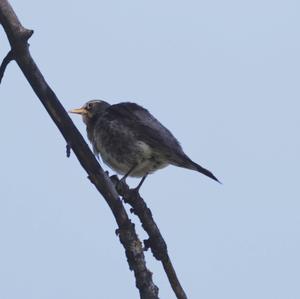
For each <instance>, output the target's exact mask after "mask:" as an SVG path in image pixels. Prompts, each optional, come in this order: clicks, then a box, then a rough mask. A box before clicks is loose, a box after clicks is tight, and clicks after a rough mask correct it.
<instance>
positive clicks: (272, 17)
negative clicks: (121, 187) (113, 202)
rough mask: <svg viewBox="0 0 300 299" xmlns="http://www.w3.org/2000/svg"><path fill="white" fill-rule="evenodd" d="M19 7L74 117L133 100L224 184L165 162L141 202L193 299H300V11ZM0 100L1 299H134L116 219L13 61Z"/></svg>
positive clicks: (199, 4)
mask: <svg viewBox="0 0 300 299" xmlns="http://www.w3.org/2000/svg"><path fill="white" fill-rule="evenodd" d="M10 2H11V4H12V6H13V7H14V9H15V11H16V13H17V14H18V16H19V18H20V20H21V22H22V23H23V25H24V26H25V27H27V28H29V29H34V30H35V33H34V35H33V36H32V38H31V39H30V44H31V46H30V50H31V53H32V56H33V58H34V59H35V61H36V62H37V64H38V66H39V67H40V69H41V71H42V73H43V74H44V76H45V78H46V80H47V81H48V83H49V84H50V86H51V87H52V88H53V90H54V91H55V93H56V95H57V96H58V98H59V99H60V101H61V102H62V104H63V105H64V106H65V108H66V109H67V110H69V109H71V108H75V107H76V108H77V107H78V106H81V105H82V104H83V103H84V102H86V101H87V100H90V99H96V98H98V99H103V100H106V101H108V102H110V103H118V102H121V101H133V102H137V103H139V104H140V105H142V106H144V107H146V108H147V109H149V110H150V111H151V112H152V114H153V115H154V116H156V117H157V118H158V119H159V120H160V121H161V122H162V123H163V124H164V125H165V126H166V127H168V128H169V129H170V130H171V131H172V132H173V134H174V135H175V136H176V137H177V138H178V139H179V141H180V142H181V144H182V145H183V148H184V150H185V152H186V153H187V154H188V155H189V156H190V157H191V158H192V159H193V160H195V161H196V162H198V163H199V164H200V165H202V166H204V167H207V168H208V169H210V170H211V171H213V172H214V174H215V175H216V176H217V177H218V178H219V179H220V180H221V181H222V182H223V185H219V184H217V183H215V182H214V181H212V180H209V179H207V178H206V177H204V176H202V175H200V174H198V173H196V172H193V171H189V170H185V169H180V168H176V167H172V166H170V167H168V168H166V169H163V170H160V171H158V172H157V173H156V174H155V175H152V176H150V177H149V178H148V179H147V180H146V181H145V183H144V185H143V188H142V190H141V194H142V196H143V197H144V199H145V200H146V202H147V204H148V205H149V207H150V208H151V210H152V212H153V215H154V218H155V220H156V222H157V224H158V226H159V228H160V230H161V233H162V235H163V236H164V238H165V240H166V242H167V244H168V248H169V254H170V257H171V259H172V261H173V264H174V266H175V269H176V271H177V274H178V276H179V279H180V281H181V283H182V285H183V287H184V289H185V291H186V293H187V295H188V297H189V298H194V299H198V298H206V299H219V298H223V299H241V298H242V299H253V298H256V299H266V298H270V299H283V298H284V299H299V298H300V284H299V279H300V256H299V252H300V213H299V210H300V191H299V168H300V159H299V152H300V141H299V126H300V120H299V110H300V104H299V97H300V88H299V80H300V58H299V53H300V41H299V34H300V19H299V11H300V2H299V1H296V0H294V1H292V0H286V1H276V0H275V1H274V0H273V1H266V0H259V1H258V0H252V1H233V0H228V1H221V0H214V1H191V0H187V1H174V0H172V1H171V0H165V1H157V0H152V1H140V0H139V1H133V0H127V1H124V0H122V1H88V0H87V1H84V2H83V1H58V0H52V1H34V0H28V1H21V0H14V1H10ZM0 45H1V48H0V57H2V58H3V57H4V56H5V55H6V53H7V51H8V49H9V46H8V43H7V39H6V36H5V34H4V32H3V30H2V28H1V29H0ZM0 103H1V109H2V113H1V118H0V136H1V155H0V165H1V171H0V182H1V183H0V184H1V186H0V239H1V241H0V298H1V299H17V298H23V299H50V298H51V299H52V298H56V299H65V298H72V299H73V298H74V299H83V298H89V299H94V298H95V299H96V298H105V299H114V298H130V299H133V298H139V294H138V291H137V289H136V288H135V281H134V277H133V273H132V272H130V271H129V269H128V265H127V262H126V259H125V255H124V250H123V247H122V246H121V245H120V242H119V240H118V238H117V237H116V236H115V233H114V231H115V229H116V223H115V220H114V218H113V216H112V213H111V211H110V209H109V208H108V206H107V205H106V203H105V201H104V200H103V198H102V197H101V196H100V195H99V194H98V193H97V192H96V190H95V188H94V187H93V185H91V184H90V182H89V181H88V179H87V178H86V173H85V172H84V171H83V169H82V168H81V167H80V165H79V163H78V161H77V159H76V157H75V156H74V155H72V156H71V157H70V158H69V159H68V158H66V155H65V141H64V139H63V138H62V136H61V135H60V133H59V132H58V130H57V128H56V127H55V125H54V124H53V122H52V121H51V119H50V118H49V116H48V115H47V113H46V111H45V110H44V108H43V106H42V105H41V104H40V102H39V100H38V99H37V97H36V96H35V94H34V93H33V91H32V89H31V88H30V86H29V84H28V83H27V81H26V80H25V78H24V76H23V75H22V73H21V71H20V70H19V69H18V67H17V65H16V64H15V63H11V64H10V65H9V66H8V69H7V71H6V73H5V77H4V79H3V83H2V85H1V87H0ZM72 119H73V120H74V122H75V124H76V126H77V127H78V128H79V129H80V131H81V132H82V134H83V135H84V136H85V137H86V134H85V127H84V124H83V123H82V121H81V119H80V118H79V117H78V116H76V115H75V116H72ZM105 169H108V168H107V167H105ZM128 182H129V184H130V185H131V186H136V185H137V183H138V181H137V180H134V179H131V180H129V181H128ZM127 208H128V207H127ZM132 218H133V220H134V222H135V223H136V224H137V225H136V227H137V230H138V233H139V236H140V238H141V239H145V238H146V235H145V234H144V233H143V231H142V230H141V229H140V224H139V221H138V219H137V218H136V217H135V216H132ZM146 259H147V265H148V267H149V269H150V270H151V271H152V272H153V273H154V275H153V279H154V281H155V283H156V284H157V285H158V287H159V289H160V297H161V298H175V296H174V295H173V293H172V290H171V288H170V286H169V283H168V281H167V278H166V275H165V274H164V272H163V269H162V266H161V264H160V263H159V262H157V261H156V260H154V258H153V257H152V254H151V253H150V252H147V253H146Z"/></svg>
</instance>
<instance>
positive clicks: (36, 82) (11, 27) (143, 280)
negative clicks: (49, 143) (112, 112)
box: [0, 0, 158, 299]
mask: <svg viewBox="0 0 300 299" xmlns="http://www.w3.org/2000/svg"><path fill="white" fill-rule="evenodd" d="M0 23H1V24H2V26H3V27H4V30H5V32H6V34H7V37H8V39H9V42H10V45H11V48H12V51H13V52H14V55H15V57H14V58H15V60H16V62H17V63H18V65H19V67H20V69H21V70H22V72H23V74H24V76H25V77H26V78H27V80H28V82H29V84H30V85H31V87H32V88H33V90H34V92H35V93H36V95H37V96H38V98H39V99H40V101H41V102H42V104H43V105H44V107H45V109H46V110H47V111H48V113H49V115H50V117H51V118H52V120H53V121H54V123H55V124H56V126H57V127H58V129H59V130H60V132H61V133H62V135H63V137H64V138H65V140H66V142H67V144H71V145H72V150H73V152H74V154H75V155H76V157H77V158H78V160H79V162H80V164H81V165H82V167H83V168H84V169H85V170H86V172H87V173H88V177H89V179H90V180H91V182H92V183H93V184H94V185H95V187H96V188H97V190H98V191H99V192H100V193H101V194H102V195H103V197H104V199H105V200H106V202H107V204H108V205H109V207H110V209H111V210H112V213H113V215H114V217H115V219H116V222H117V224H118V232H119V239H120V241H121V243H122V245H123V246H124V248H125V253H126V256H127V260H128V264H129V267H130V269H131V270H133V271H134V274H135V278H136V286H137V288H138V289H139V291H140V296H141V298H143V299H156V298H158V288H157V287H156V286H155V284H154V283H153V281H152V273H151V272H150V271H149V270H148V269H147V267H146V262H145V257H144V253H143V248H142V244H141V242H140V240H139V239H138V237H137V234H136V232H135V228H134V225H133V224H132V223H131V221H130V219H129V217H128V215H127V213H126V210H125V209H124V206H123V204H122V202H121V200H120V199H119V197H118V194H117V192H116V190H115V188H114V186H113V184H112V183H111V181H110V179H109V178H108V176H107V175H106V174H105V173H104V172H103V170H102V168H101V167H100V165H99V163H98V162H97V160H96V158H95V156H94V155H93V153H92V152H91V150H90V149H89V147H88V145H87V144H86V142H85V141H84V139H83V137H82V136H81V134H80V133H79V131H78V130H77V128H76V127H75V126H74V124H73V122H72V121H71V119H70V117H69V115H68V114H67V112H66V111H65V109H64V107H63V106H62V104H61V103H60V102H59V100H58V98H57V97H56V95H55V94H54V92H53V91H52V89H51V88H50V87H49V85H48V84H47V82H46V81H45V79H44V77H43V75H42V74H41V72H40V70H39V69H38V67H37V65H36V64H35V62H34V60H33V59H32V57H31V55H30V52H29V48H28V43H27V40H28V38H29V37H30V36H31V35H32V33H33V31H32V30H28V29H26V28H24V27H23V26H22V25H21V23H20V22H19V20H18V18H17V16H16V14H15V13H14V11H13V9H12V7H11V6H10V4H9V3H8V1H6V0H0Z"/></svg>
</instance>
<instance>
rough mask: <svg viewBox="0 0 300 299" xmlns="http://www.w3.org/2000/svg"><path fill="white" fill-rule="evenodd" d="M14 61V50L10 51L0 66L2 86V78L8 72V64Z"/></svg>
mask: <svg viewBox="0 0 300 299" xmlns="http://www.w3.org/2000/svg"><path fill="white" fill-rule="evenodd" d="M12 60H14V52H13V51H12V50H10V51H9V52H8V53H7V55H6V56H5V57H4V59H3V61H2V63H1V65H0V84H1V81H2V78H3V76H4V73H5V70H6V67H7V66H8V64H9V63H10V62H11V61H12Z"/></svg>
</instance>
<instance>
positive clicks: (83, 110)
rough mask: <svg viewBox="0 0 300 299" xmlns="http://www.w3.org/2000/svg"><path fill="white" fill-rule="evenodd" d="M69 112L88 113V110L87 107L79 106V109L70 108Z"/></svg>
mask: <svg viewBox="0 0 300 299" xmlns="http://www.w3.org/2000/svg"><path fill="white" fill-rule="evenodd" d="M69 113H75V114H81V115H82V114H86V113H87V111H86V109H85V108H83V107H81V108H77V109H72V110H69Z"/></svg>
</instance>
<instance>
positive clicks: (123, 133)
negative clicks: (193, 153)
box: [69, 100, 220, 190]
mask: <svg viewBox="0 0 300 299" xmlns="http://www.w3.org/2000/svg"><path fill="white" fill-rule="evenodd" d="M69 113H75V114H79V115H81V116H82V120H83V122H84V123H85V125H86V130H87V136H88V139H89V141H90V142H91V144H92V147H93V152H94V154H95V155H96V156H97V157H99V155H100V157H101V159H102V161H103V162H104V163H105V164H107V165H108V166H109V167H110V168H112V169H113V170H114V171H116V172H117V173H119V174H121V175H123V178H122V180H123V181H125V180H126V178H127V177H129V176H130V177H138V178H142V179H141V181H140V182H139V184H138V186H137V187H136V188H135V189H137V190H139V189H140V187H141V186H142V184H143V182H144V180H145V179H146V177H147V176H148V175H149V174H152V173H154V172H155V171H156V170H159V169H162V168H164V167H166V166H168V165H174V166H178V167H183V168H187V169H190V170H195V171H198V172H200V173H202V174H203V175H205V176H207V177H209V178H211V179H213V180H215V181H217V182H219V183H220V181H219V180H218V179H217V178H216V177H215V176H214V175H213V173H212V172H210V171H209V170H207V169H205V168H203V167H202V166H200V165H199V164H197V163H195V162H194V161H192V160H191V159H190V158H189V157H188V156H187V155H186V154H185V153H184V151H183V149H182V147H181V145H180V143H179V141H178V140H177V139H176V138H175V137H174V135H173V134H172V133H171V132H170V131H169V130H168V129H167V128H166V127H165V126H163V125H162V124H161V123H160V122H159V121H158V120H157V119H156V118H155V117H154V116H153V115H152V114H151V113H150V112H149V111H148V110H147V109H145V108H143V107H142V106H140V105H138V104H136V103H132V102H121V103H118V104H112V105H111V104H109V103H108V102H106V101H103V100H91V101H88V102H87V103H85V104H84V105H83V106H82V107H81V108H77V109H72V110H70V111H69Z"/></svg>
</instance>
